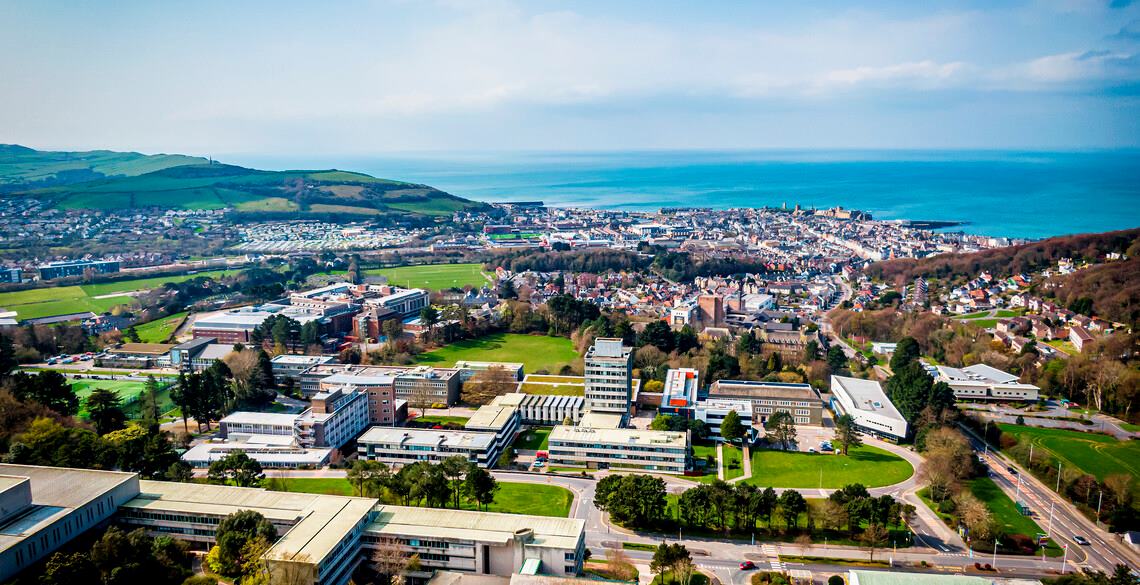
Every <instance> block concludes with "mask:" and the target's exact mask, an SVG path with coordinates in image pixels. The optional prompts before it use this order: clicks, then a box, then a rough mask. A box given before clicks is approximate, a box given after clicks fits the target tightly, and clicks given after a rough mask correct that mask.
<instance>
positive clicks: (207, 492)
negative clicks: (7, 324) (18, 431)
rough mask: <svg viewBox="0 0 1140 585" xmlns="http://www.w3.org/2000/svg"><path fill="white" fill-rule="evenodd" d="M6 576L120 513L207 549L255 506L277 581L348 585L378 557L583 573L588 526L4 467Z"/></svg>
mask: <svg viewBox="0 0 1140 585" xmlns="http://www.w3.org/2000/svg"><path fill="white" fill-rule="evenodd" d="M0 510H2V512H0V514H2V515H0V526H3V527H4V529H5V530H4V531H3V532H0V535H2V536H3V538H0V579H4V580H8V579H10V578H11V577H13V576H15V575H16V574H17V573H19V572H20V571H21V570H23V569H25V568H27V567H29V566H30V565H32V564H33V563H35V562H36V561H37V560H40V559H43V558H45V557H46V556H48V555H50V554H51V553H52V552H53V551H55V550H57V549H58V548H60V547H61V546H63V545H64V544H66V543H67V542H68V541H70V540H72V539H74V538H76V537H78V536H79V535H81V534H82V533H84V532H85V531H88V530H91V529H95V528H99V527H101V526H105V525H106V524H107V523H108V522H109V521H110V520H115V521H116V522H117V523H119V524H121V525H124V526H125V527H126V528H127V529H134V528H142V529H144V530H146V531H147V532H148V533H150V534H152V535H154V536H168V537H172V538H175V539H178V540H183V541H186V542H189V543H191V545H192V546H195V547H197V548H199V549H203V550H204V549H206V548H208V547H209V546H211V545H212V544H213V543H214V538H215V535H216V534H217V529H218V524H219V523H220V522H221V521H222V520H223V519H224V518H225V517H226V516H229V515H230V514H233V513H235V512H239V511H242V510H253V511H256V512H258V513H260V514H261V515H262V516H264V517H265V518H266V519H268V520H269V521H270V522H271V523H272V524H273V525H274V527H276V528H277V533H278V539H277V541H276V542H274V543H273V544H272V546H271V547H270V548H269V550H268V551H266V553H265V554H264V556H263V557H262V560H263V561H264V562H265V566H266V567H267V569H268V570H269V572H270V581H271V582H273V583H289V584H290V585H344V584H346V583H348V582H349V580H350V577H351V575H352V572H353V570H354V569H355V568H356V567H357V566H358V565H359V564H360V563H363V562H368V559H369V558H371V557H372V556H374V555H375V554H377V552H378V551H382V550H383V551H391V550H396V551H398V553H399V554H402V555H405V556H408V557H410V556H412V555H418V556H419V559H420V563H421V566H422V567H423V570H422V571H421V572H419V573H416V574H414V575H412V576H413V577H415V578H420V579H426V578H427V577H430V574H431V572H432V571H435V570H445V571H463V572H466V573H471V574H482V575H501V576H509V575H511V574H514V573H518V572H523V571H524V570H525V571H528V572H532V571H533V572H542V573H544V574H547V575H553V576H572V575H575V574H577V573H578V572H579V571H580V570H581V567H582V560H583V556H584V552H585V521H583V520H578V519H570V518H546V517H536V516H524V515H519V514H496V513H488V512H470V511H460V510H443V509H430V508H410V507H402V506H387V505H380V504H379V503H378V502H377V500H375V499H371V498H352V497H344V496H332V495H323V494H304V493H290V492H274V491H266V490H264V489H260V488H240V487H230V486H220V485H207V484H199V483H174V482H162V481H149V480H140V479H139V478H138V475H137V474H134V473H120V472H114V471H92V470H81V469H68V468H58V467H37V466H27V465H0Z"/></svg>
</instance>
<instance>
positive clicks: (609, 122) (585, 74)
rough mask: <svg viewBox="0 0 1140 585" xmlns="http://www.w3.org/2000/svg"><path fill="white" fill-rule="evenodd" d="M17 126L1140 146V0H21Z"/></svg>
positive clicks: (69, 139)
mask: <svg viewBox="0 0 1140 585" xmlns="http://www.w3.org/2000/svg"><path fill="white" fill-rule="evenodd" d="M0 143H19V144H24V145H28V146H32V147H36V148H44V149H94V148H107V149H115V150H138V151H142V152H181V153H188V154H196V155H214V156H223V155H225V154H260V155H307V154H315V155H323V156H327V155H369V154H382V153H412V152H449V151H456V152H458V151H465V152H467V151H515V150H540V151H562V150H566V151H575V150H590V151H605V150H621V149H751V148H804V149H815V148H875V149H879V148H899V149H958V148H971V149H972V148H993V149H1000V148H1016V149H1042V150H1068V149H1091V148H1131V147H1138V146H1140V2H1135V3H1133V2H1131V1H1129V0H1026V1H1014V2H1002V1H1000V0H989V1H971V0H962V1H956V2H943V1H940V0H923V1H921V2H914V1H912V0H905V1H904V0H897V1H896V0H877V1H874V2H864V3H850V2H835V1H831V0H813V1H810V2H804V1H802V0H795V1H787V2H783V1H764V2H752V1H723V2H721V1H714V0H701V1H697V2H693V1H685V2H680V1H672V0H656V1H645V2H624V1H621V0H609V1H597V2H593V1H589V2H573V1H558V0H527V1H517V2H516V1H512V0H488V1H475V0H471V1H466V0H438V1H436V0H346V1H334V2H316V1H313V2H291V1H288V0H273V1H265V2H259V1H241V2H232V1H210V0H202V1H194V2H149V1H135V0H116V1H115V2H98V1H85V0H72V1H66V2H65V1H56V0H27V1H19V2H16V1H10V0H0Z"/></svg>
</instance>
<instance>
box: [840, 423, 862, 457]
mask: <svg viewBox="0 0 1140 585" xmlns="http://www.w3.org/2000/svg"><path fill="white" fill-rule="evenodd" d="M835 442H836V443H837V444H838V445H839V447H840V452H841V453H843V454H844V455H846V454H847V451H848V449H850V448H851V447H858V446H859V445H862V444H863V437H862V435H861V434H860V433H859V429H857V428H856V427H855V418H854V417H852V416H851V415H849V414H841V415H839V416H837V417H835Z"/></svg>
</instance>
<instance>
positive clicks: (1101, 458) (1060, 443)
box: [999, 423, 1140, 481]
mask: <svg viewBox="0 0 1140 585" xmlns="http://www.w3.org/2000/svg"><path fill="white" fill-rule="evenodd" d="M999 426H1000V427H1001V430H1002V432H1005V433H1009V434H1011V435H1014V436H1016V437H1017V440H1018V442H1022V443H1023V442H1025V441H1030V442H1032V443H1033V444H1034V445H1036V447H1037V448H1038V449H1042V448H1043V449H1045V450H1047V451H1049V452H1050V453H1051V454H1052V455H1053V456H1054V457H1056V458H1057V459H1058V460H1060V461H1062V462H1063V463H1064V464H1065V465H1066V466H1070V467H1076V468H1077V469H1080V470H1081V471H1083V472H1085V473H1088V474H1090V475H1093V476H1096V478H1097V479H1098V480H1100V481H1104V478H1105V477H1107V476H1109V475H1113V474H1116V473H1126V474H1128V475H1131V476H1132V477H1140V442H1137V441H1118V440H1117V439H1116V438H1115V437H1111V436H1109V435H1100V434H1096V433H1082V432H1080V431H1069V430H1064V429H1045V428H1037V427H1023V426H1017V425H1010V424H1004V423H1003V424H1000V425H999Z"/></svg>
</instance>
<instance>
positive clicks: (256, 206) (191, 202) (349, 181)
mask: <svg viewBox="0 0 1140 585" xmlns="http://www.w3.org/2000/svg"><path fill="white" fill-rule="evenodd" d="M29 150H30V149H24V148H23V147H6V150H0V180H3V179H4V178H5V177H7V178H8V180H10V181H16V180H19V178H20V177H29V176H45V174H46V173H47V171H43V170H41V171H37V170H36V169H35V168H34V167H35V166H36V164H35V163H34V162H27V161H34V160H35V159H36V157H35V156H33V155H31V154H28V153H27V152H25V151H29ZM30 152H32V153H36V152H37V151H30ZM40 154H45V155H48V154H68V153H40ZM70 154H92V153H70ZM104 154H120V155H123V156H124V157H129V156H131V155H134V153H104ZM137 156H143V155H137ZM46 158H48V157H41V160H46ZM182 158H183V159H186V161H185V162H184V163H183V164H179V165H177V166H167V167H166V168H158V169H156V170H152V171H150V172H144V173H141V174H133V175H130V176H114V177H110V176H108V177H101V178H100V177H93V178H90V179H89V180H85V181H81V182H70V183H66V184H60V183H59V182H58V181H57V182H56V183H55V184H52V185H51V186H46V187H40V188H30V189H11V188H10V189H8V190H9V191H12V192H13V194H15V195H22V196H29V197H35V198H37V199H41V200H45V201H49V202H51V205H53V206H55V207H59V208H62V209H131V208H145V207H161V208H173V209H223V208H227V207H229V208H234V209H236V210H237V211H238V212H243V213H258V214H274V215H283V216H289V215H298V214H299V215H306V214H349V215H368V216H375V215H379V214H382V213H390V214H407V213H413V214H422V215H450V214H451V213H453V212H455V211H457V210H460V209H464V208H468V207H477V206H480V205H481V204H479V203H475V202H472V201H468V200H466V199H462V198H459V197H456V196H454V195H450V194H448V193H444V192H443V191H440V190H438V189H435V188H432V187H429V186H427V185H417V184H413V183H403V182H399V181H390V180H386V179H378V178H376V177H372V176H369V175H365V174H362V173H353V172H348V171H339V170H318V171H304V170H298V171H262V170H256V169H247V168H244V167H239V166H234V165H227V164H220V163H210V162H208V161H205V160H204V159H195V158H191V157H182ZM21 160H22V161H26V162H18V161H21ZM108 160H109V159H108ZM147 160H149V161H151V162H149V163H148V162H146V161H147ZM167 162H174V161H173V160H170V161H167ZM44 164H47V165H48V166H49V167H50V166H51V164H54V163H51V164H49V163H44ZM147 164H150V165H158V164H160V163H159V161H157V160H151V159H150V158H147V159H145V160H136V161H135V162H134V163H133V164H131V163H129V162H126V161H123V162H120V163H119V164H118V166H115V167H112V166H110V164H109V163H108V164H105V165H103V166H101V167H99V168H102V169H107V170H110V169H112V168H115V169H119V170H123V169H128V168H132V169H136V170H137V169H141V168H143V167H144V166H145V165H147ZM92 169H94V167H92ZM91 172H96V171H94V170H92V171H91ZM36 173H38V174H36ZM125 174H126V173H124V175H125ZM25 184H26V183H25Z"/></svg>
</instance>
